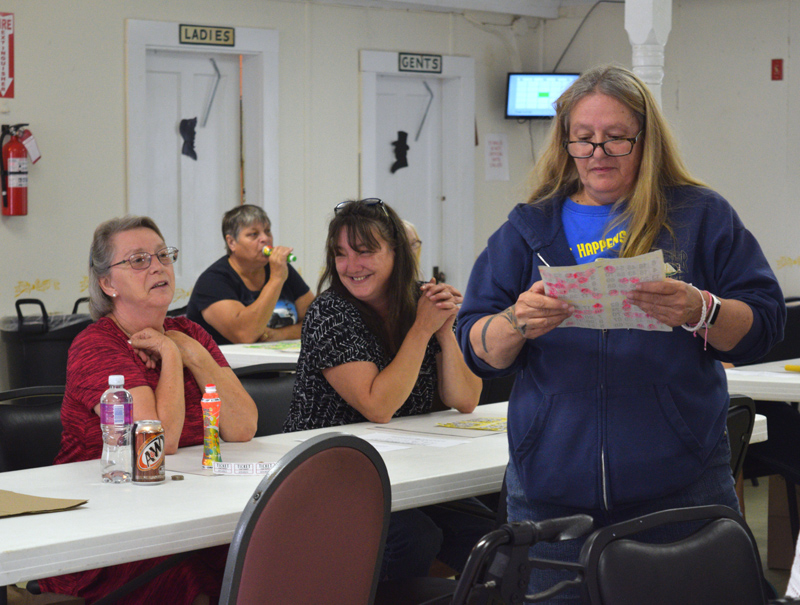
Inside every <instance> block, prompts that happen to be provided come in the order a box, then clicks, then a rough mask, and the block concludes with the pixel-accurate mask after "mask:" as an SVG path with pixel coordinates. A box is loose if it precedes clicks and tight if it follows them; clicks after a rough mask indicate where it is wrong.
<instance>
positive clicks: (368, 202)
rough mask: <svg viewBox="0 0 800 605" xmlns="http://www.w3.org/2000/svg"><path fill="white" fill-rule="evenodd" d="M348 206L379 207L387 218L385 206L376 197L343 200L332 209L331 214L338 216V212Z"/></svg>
mask: <svg viewBox="0 0 800 605" xmlns="http://www.w3.org/2000/svg"><path fill="white" fill-rule="evenodd" d="M350 204H361V205H362V206H380V207H381V210H383V213H384V214H385V215H386V216H387V217H388V216H389V213H388V212H386V206H384V204H383V200H382V199H380V198H377V197H368V198H365V199H363V200H345V201H344V202H339V203H338V204H336V206H334V207H333V213H334V214H338V213H339V210H341V209H342V208H345V207H346V206H349V205H350Z"/></svg>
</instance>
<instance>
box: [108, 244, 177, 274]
mask: <svg viewBox="0 0 800 605" xmlns="http://www.w3.org/2000/svg"><path fill="white" fill-rule="evenodd" d="M154 256H155V257H156V258H157V259H158V262H160V263H161V264H162V265H164V266H167V265H171V264H172V263H174V262H175V261H176V260H178V249H177V248H173V247H172V246H169V247H168V248H162V249H161V250H159V251H158V252H156V253H155V254H150V253H149V252H137V253H136V254H131V255H130V256H129V257H128V258H126V259H125V260H121V261H119V262H118V263H114V264H113V265H109V267H108V268H109V269H110V268H111V267H116V266H117V265H124V264H125V263H130V266H131V269H133V270H134V271H142V270H144V269H147V268H148V267H149V266H150V263H152V262H153V257H154Z"/></svg>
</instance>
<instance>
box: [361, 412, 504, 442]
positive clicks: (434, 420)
mask: <svg viewBox="0 0 800 605" xmlns="http://www.w3.org/2000/svg"><path fill="white" fill-rule="evenodd" d="M505 417H506V416H505V414H483V413H481V412H480V411H475V412H473V413H472V414H459V413H458V412H454V413H453V415H452V416H449V415H443V416H440V415H438V414H437V415H436V416H431V415H429V414H420V415H419V416H414V417H410V416H406V417H405V418H403V423H402V424H397V423H392V422H389V423H387V424H375V425H372V427H370V428H374V429H380V430H383V431H406V432H410V433H425V434H431V435H441V436H442V437H468V438H470V439H476V438H478V437H488V436H490V435H498V434H500V435H504V434H505V431H478V430H475V429H454V428H451V427H447V426H436V425H437V424H442V423H446V422H463V421H465V420H478V419H482V418H486V419H492V420H495V419H496V420H501V419H505Z"/></svg>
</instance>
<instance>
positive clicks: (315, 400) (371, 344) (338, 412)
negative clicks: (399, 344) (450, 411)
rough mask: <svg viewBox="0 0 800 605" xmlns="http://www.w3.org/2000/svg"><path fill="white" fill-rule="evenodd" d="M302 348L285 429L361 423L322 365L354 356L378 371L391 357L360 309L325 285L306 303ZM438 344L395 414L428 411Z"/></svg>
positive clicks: (432, 342)
mask: <svg viewBox="0 0 800 605" xmlns="http://www.w3.org/2000/svg"><path fill="white" fill-rule="evenodd" d="M302 342H303V344H302V348H301V350H300V358H299V360H298V362H297V378H296V380H295V383H294V396H293V398H292V405H291V407H290V408H289V415H288V416H287V418H286V422H285V423H284V425H283V431H284V432H290V431H301V430H305V429H316V428H321V427H328V426H339V425H341V424H351V423H354V422H365V421H366V418H364V416H362V415H361V414H360V413H359V412H358V411H356V409H355V408H353V407H351V406H350V405H349V404H348V403H347V402H346V401H345V400H344V399H342V397H341V396H340V395H339V393H337V392H336V390H335V389H334V388H333V387H332V386H331V385H330V383H329V382H328V381H327V380H325V377H324V376H323V375H322V370H324V369H326V368H333V367H335V366H339V365H342V364H344V363H350V362H352V361H369V362H372V363H374V364H375V365H376V366H378V371H383V369H384V368H385V367H386V366H387V365H389V363H391V361H392V359H393V358H391V357H389V356H388V355H387V354H386V353H385V352H384V350H383V347H381V345H380V344H379V342H378V338H377V336H375V334H374V333H372V332H371V331H370V330H369V329H368V328H367V325H366V324H365V323H364V320H363V319H362V318H361V314H360V313H359V311H358V309H356V307H355V306H354V305H353V304H352V303H351V302H350V301H348V300H345V299H344V298H342V297H341V296H339V295H338V294H336V293H335V292H332V291H331V290H327V291H326V292H323V293H322V294H321V295H320V296H318V297H317V298H316V299H315V300H314V302H312V303H311V306H309V308H308V311H307V312H306V317H305V320H304V321H303V334H302ZM440 351H441V347H440V346H439V343H438V342H437V340H436V337H435V336H433V337H431V340H430V342H429V343H428V347H427V349H426V350H425V358H424V359H423V361H422V368H421V369H420V372H419V378H418V379H417V383H416V384H415V385H414V388H413V390H412V391H411V395H410V396H409V398H408V399H407V400H406V401H405V403H403V405H402V407H401V408H400V409H399V410H397V412H395V414H394V416H395V417H398V416H413V415H415V414H423V413H425V412H428V411H430V409H431V405H432V404H433V397H434V393H435V392H436V381H437V371H436V354H437V353H439V352H440Z"/></svg>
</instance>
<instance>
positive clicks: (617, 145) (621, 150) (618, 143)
mask: <svg viewBox="0 0 800 605" xmlns="http://www.w3.org/2000/svg"><path fill="white" fill-rule="evenodd" d="M642 132H644V130H640V131H639V132H638V133H636V136H635V137H633V138H632V139H626V138H622V137H620V138H618V139H609V140H607V141H603V142H602V143H592V142H591V141H566V142H565V143H564V149H566V150H567V153H568V154H569V155H570V157H573V158H578V159H584V158H590V157H592V156H593V155H594V150H595V149H597V148H598V147H599V148H600V149H602V150H603V153H605V154H606V155H607V156H609V157H612V158H618V157H621V156H624V155H630V154H631V152H633V146H634V145H636V141H638V140H639V136H640V135H641V134H642Z"/></svg>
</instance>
